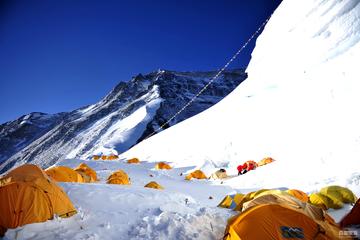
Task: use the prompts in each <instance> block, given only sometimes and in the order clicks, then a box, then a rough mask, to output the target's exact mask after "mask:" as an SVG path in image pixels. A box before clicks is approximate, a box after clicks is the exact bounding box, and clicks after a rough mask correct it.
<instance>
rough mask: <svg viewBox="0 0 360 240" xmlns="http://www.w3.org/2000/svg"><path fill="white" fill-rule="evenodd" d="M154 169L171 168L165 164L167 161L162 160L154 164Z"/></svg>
mask: <svg viewBox="0 0 360 240" xmlns="http://www.w3.org/2000/svg"><path fill="white" fill-rule="evenodd" d="M155 169H158V170H159V169H165V170H170V169H172V167H171V166H170V165H169V164H167V163H164V162H159V163H157V164H156V165H155Z"/></svg>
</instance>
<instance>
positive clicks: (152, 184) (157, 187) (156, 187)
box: [144, 181, 164, 190]
mask: <svg viewBox="0 0 360 240" xmlns="http://www.w3.org/2000/svg"><path fill="white" fill-rule="evenodd" d="M144 187H146V188H155V189H161V190H162V189H164V188H163V187H162V186H161V185H160V184H158V183H157V182H155V181H152V182H149V183H148V184H146V185H145V186H144Z"/></svg>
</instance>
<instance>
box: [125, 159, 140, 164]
mask: <svg viewBox="0 0 360 240" xmlns="http://www.w3.org/2000/svg"><path fill="white" fill-rule="evenodd" d="M126 162H127V163H130V164H134V163H135V164H136V163H140V160H139V159H138V158H131V159H128V160H127V161H126Z"/></svg>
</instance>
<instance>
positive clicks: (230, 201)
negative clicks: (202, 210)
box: [218, 193, 244, 209]
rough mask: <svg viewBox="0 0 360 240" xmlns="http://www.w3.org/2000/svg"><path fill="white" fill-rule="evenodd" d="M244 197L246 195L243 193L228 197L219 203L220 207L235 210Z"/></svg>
mask: <svg viewBox="0 0 360 240" xmlns="http://www.w3.org/2000/svg"><path fill="white" fill-rule="evenodd" d="M243 197H244V194H242V193H237V194H235V195H227V196H225V198H224V199H223V200H222V201H221V202H220V203H219V205H218V207H222V208H231V209H234V208H235V207H236V206H237V205H238V204H239V203H240V201H241V200H242V198H243Z"/></svg>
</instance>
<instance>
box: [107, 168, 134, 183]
mask: <svg viewBox="0 0 360 240" xmlns="http://www.w3.org/2000/svg"><path fill="white" fill-rule="evenodd" d="M106 183H107V184H121V185H130V178H129V176H128V175H127V174H126V172H124V171H123V170H117V171H116V172H113V173H112V174H111V175H110V176H109V177H108V179H107V181H106Z"/></svg>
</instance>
